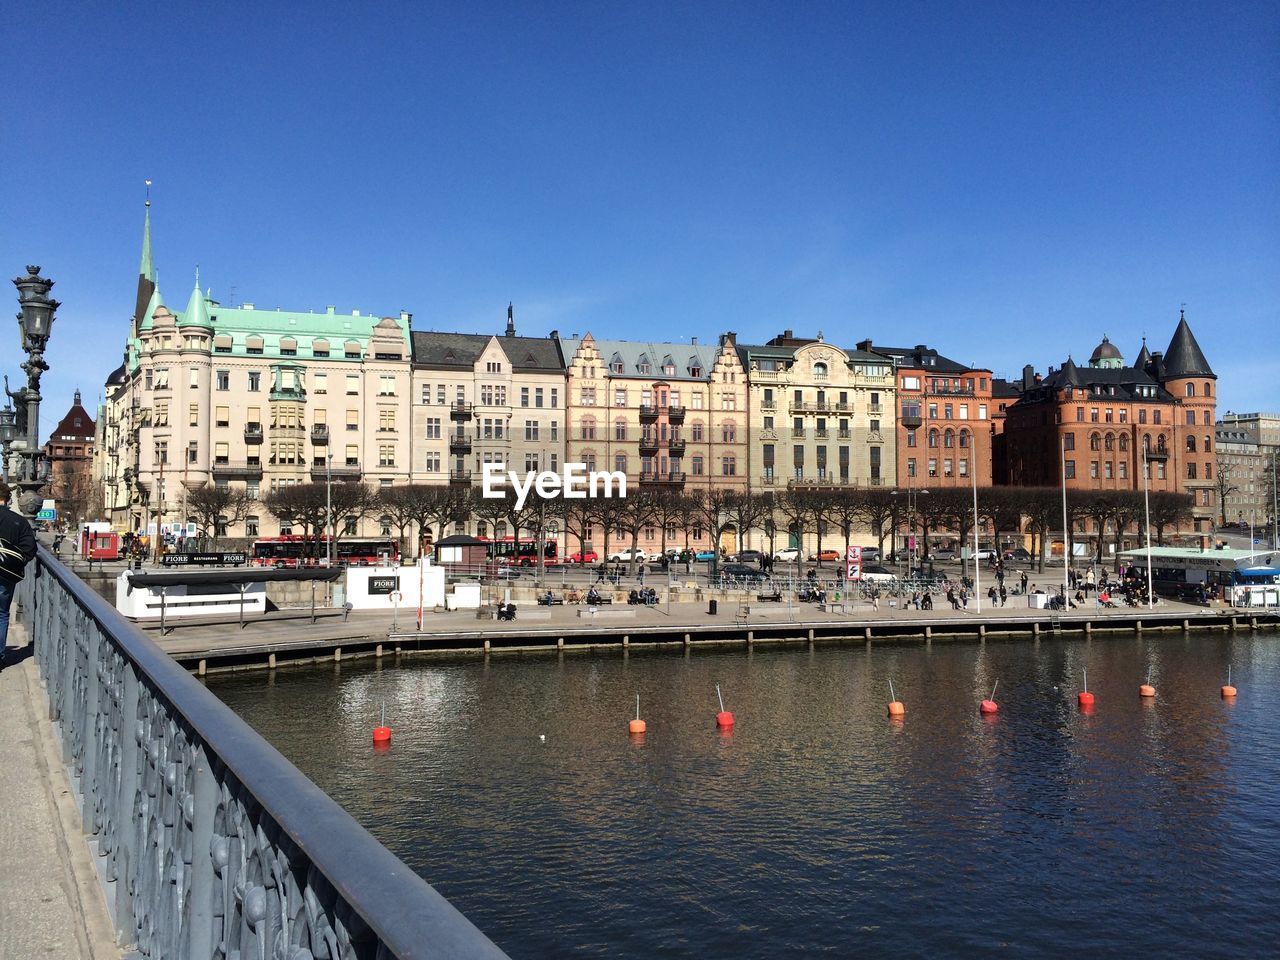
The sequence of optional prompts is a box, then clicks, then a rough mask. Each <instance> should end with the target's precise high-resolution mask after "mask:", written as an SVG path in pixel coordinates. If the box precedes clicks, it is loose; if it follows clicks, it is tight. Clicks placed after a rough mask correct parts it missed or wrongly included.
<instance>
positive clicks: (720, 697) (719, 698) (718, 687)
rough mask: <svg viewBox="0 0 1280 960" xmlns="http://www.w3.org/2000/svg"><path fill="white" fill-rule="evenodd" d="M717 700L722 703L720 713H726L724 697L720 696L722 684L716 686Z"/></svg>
mask: <svg viewBox="0 0 1280 960" xmlns="http://www.w3.org/2000/svg"><path fill="white" fill-rule="evenodd" d="M716 699H717V700H719V701H720V712H721V713H724V697H722V696H720V684H718V683H717V684H716Z"/></svg>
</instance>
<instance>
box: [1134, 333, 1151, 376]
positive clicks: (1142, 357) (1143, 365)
mask: <svg viewBox="0 0 1280 960" xmlns="http://www.w3.org/2000/svg"><path fill="white" fill-rule="evenodd" d="M1150 362H1151V351H1150V350H1148V349H1147V338H1146V337H1143V338H1142V349H1141V350H1139V351H1138V355H1137V357H1135V358H1134V361H1133V365H1134V367H1136V368H1137V369H1139V370H1145V369H1147V364H1148V363H1150Z"/></svg>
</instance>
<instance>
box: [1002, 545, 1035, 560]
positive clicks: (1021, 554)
mask: <svg viewBox="0 0 1280 960" xmlns="http://www.w3.org/2000/svg"><path fill="white" fill-rule="evenodd" d="M1004 558H1005V559H1006V560H1016V561H1018V562H1019V563H1026V562H1028V561H1030V560H1031V553H1030V551H1028V550H1026V549H1024V548H1022V547H1017V548H1015V549H1013V550H1006V551H1005V552H1004Z"/></svg>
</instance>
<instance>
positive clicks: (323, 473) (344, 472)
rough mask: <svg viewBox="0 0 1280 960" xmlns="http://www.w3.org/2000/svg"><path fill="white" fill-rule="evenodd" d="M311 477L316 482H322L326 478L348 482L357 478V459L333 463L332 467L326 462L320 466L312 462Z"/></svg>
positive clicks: (358, 471)
mask: <svg viewBox="0 0 1280 960" xmlns="http://www.w3.org/2000/svg"><path fill="white" fill-rule="evenodd" d="M311 479H312V480H313V481H314V482H316V483H324V482H325V480H328V479H333V480H343V481H348V482H349V481H352V480H359V479H360V462H359V461H358V460H348V461H346V462H345V463H335V464H334V465H333V466H332V467H330V466H329V465H328V464H325V465H324V466H320V465H319V464H314V463H313V464H312V465H311Z"/></svg>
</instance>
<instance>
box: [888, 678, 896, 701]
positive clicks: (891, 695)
mask: <svg viewBox="0 0 1280 960" xmlns="http://www.w3.org/2000/svg"><path fill="white" fill-rule="evenodd" d="M889 699H890V700H897V699H898V697H897V695H896V694H895V693H894V692H893V681H892V680H890V681H889Z"/></svg>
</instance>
